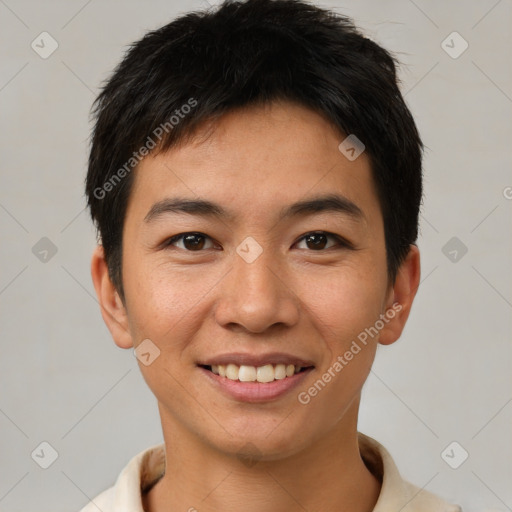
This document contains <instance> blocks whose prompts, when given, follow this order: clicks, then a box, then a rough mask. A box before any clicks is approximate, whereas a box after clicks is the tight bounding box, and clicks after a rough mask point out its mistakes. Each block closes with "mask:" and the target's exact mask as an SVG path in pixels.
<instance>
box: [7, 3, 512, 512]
mask: <svg viewBox="0 0 512 512" xmlns="http://www.w3.org/2000/svg"><path fill="white" fill-rule="evenodd" d="M318 4H319V5H322V6H328V7H331V8H335V9H336V10H337V11H338V12H341V13H344V14H347V15H349V16H353V17H354V18H355V21H356V23H357V24H358V25H359V26H360V27H361V28H362V29H363V30H364V31H365V32H366V34H367V35H368V36H369V37H371V38H372V39H374V40H376V41H377V42H379V43H381V44H383V45H384V46H385V47H387V48H388V49H390V50H392V51H393V52H395V53H396V55H397V56H398V57H399V58H400V59H401V61H402V62H403V66H402V68H401V70H400V77H401V80H402V88H403V92H404V94H405V98H406V101H407V102H408V104H409V106H410V108H411V110H412V112H413V114H414V115H415V117H416V120H417V123H418V126H419V129H420V132H421V134H422V137H423V139H424V142H425V144H426V146H427V151H426V154H425V192H426V196H425V202H424V207H423V215H422V220H421V236H420V239H419V246H420V249H421V252H422V273H423V275H422V279H423V280H422V284H421V287H420V290H419V293H418V295H417V298H416V302H415V305H414V307H413V311H412V314H411V317H410V320H409V323H408V325H407V327H406V330H405V332H404V334H403V336H402V338H401V340H399V341H398V342H397V343H396V344H394V345H392V346H390V347H381V348H379V352H378V354H377V361H376V363H375V366H374V369H373V372H372V374H371V375H370V377H369V380H368V382H367V384H366V386H365V388H364V392H363V401H362V406H361V417H360V425H359V428H360V430H361V431H363V432H365V433H367V434H369V435H371V436H373V437H375V438H376V439H378V440H379V441H380V442H381V443H383V444H384V445H385V446H386V447H387V448H388V450H389V451H390V452H391V454H392V455H393V456H394V458H395V460H396V462H397V464H398V466H399V468H400V470H401V472H402V474H403V475H404V476H405V477H406V478H407V479H408V480H410V481H412V482H414V483H415V484H417V485H419V486H420V487H425V488H426V489H428V490H431V491H433V492H436V493H439V494H441V495H443V496H445V497H446V498H447V499H449V500H452V501H453V502H456V503H459V504H461V505H462V506H463V507H464V510H465V512H471V511H477V510H479V511H483V510H486V511H491V510H492V511H497V510H502V511H503V510H511V507H512V487H511V486H510V482H511V478H512V442H511V437H512V436H511V435H510V432H511V428H510V427H511V419H512V404H511V401H512V386H511V375H512V364H511V360H512V358H511V343H510V341H511V331H512V326H511V308H512V286H511V265H510V256H511V253H512V251H511V245H512V237H511V236H510V234H511V233H512V229H511V228H512V226H511V224H512V223H511V219H512V217H511V215H510V213H511V209H512V200H511V198H512V176H511V173H510V169H511V160H512V152H511V149H510V146H511V141H512V128H511V111H512V64H511V63H512V60H511V56H510V48H512V41H511V21H512V2H511V1H510V0H501V1H496V0H485V1H484V0H482V1H472V2H468V1H465V2H463V1H451V2H445V1H431V2H427V1H424V0H423V1H421V0H415V1H412V0H393V1H384V2H383V1H378V0H366V1H359V2H355V1H352V2H349V1H341V0H330V1H324V2H321V3H320V2H318ZM207 6H208V4H207V2H206V0H191V1H181V0H174V1H171V0H168V1H157V0H153V1H150V2H142V1H135V0H130V1H125V2H120V1H114V0H112V1H101V2H100V1H99V0H90V1H85V0H73V1H66V2H64V1H63V0H61V1H57V0H51V1H45V2H37V1H35V0H34V1H23V0H0V52H1V53H0V54H1V56H2V57H1V62H0V109H1V117H0V123H1V159H0V169H1V188H0V227H1V244H0V253H1V257H0V258H1V259H0V322H1V357H0V393H1V394H0V432H1V436H0V510H2V511H4V512H6V511H7V512H14V511H22V510H23V511H38V512H49V511H52V512H60V511H72V510H79V509H80V508H81V507H82V506H84V505H85V504H86V503H87V502H88V500H89V498H93V497H94V496H96V495H97V494H98V493H99V492H100V491H102V490H104V489H106V488H107V487H109V486H111V485H112V484H113V483H114V481H115V479H116V478H117V475H118V474H119V472H120V471H121V469H122V468H123V467H124V466H125V464H126V463H127V462H128V461H129V459H131V458H132V457H133V456H134V455H135V454H137V453H138V452H140V451H142V450H144V449H145V448H147V447H149V446H150V445H152V444H155V443H159V442H161V441H162V436H161V428H160V421H159V416H158V411H157V408H156V400H155V399H154V397H153V395H152V394H151V392H150V391H149V389H148V388H147V386H146V384H145V382H144V381H143V379H142V377H141V374H140V371H139V369H138V366H137V364H136V363H137V361H136V359H135V358H134V356H133V353H132V351H129V350H121V349H119V348H117V347H116V346H115V344H114V343H113V341H112V340H111V337H110V334H109V332H108V330H107V328H106V327H105V325H104V324H103V321H102V319H101V316H100V312H99V307H98V304H97V302H96V298H95V293H94V289H93V286H92V282H91V278H90V273H89V262H90V256H91V253H92V250H93V248H94V245H95V233H94V230H93V226H92V224H91V222H90V220H89V218H88V212H87V211H86V210H85V209H84V208H85V199H84V195H83V179H84V176H85V170H86V158H87V148H88V136H89V132H90V125H89V117H88V113H89V108H90V106H91V103H92V101H93V99H94V97H95V95H96V93H97V92H98V86H99V85H100V83H101V81H102V80H104V79H105V78H106V77H107V76H108V74H109V72H110V70H111V69H112V68H113V67H114V66H115V65H116V64H117V62H118V61H119V59H120V58H121V56H122V54H123V52H124V50H125V45H127V44H128V43H130V42H132V41H134V40H136V39H138V38H140V37H141V36H142V35H143V34H144V33H145V32H146V31H147V30H148V29H152V28H156V27H158V26H160V25H162V24H164V23H166V22H168V21H170V20H171V19H172V18H174V17H175V16H176V15H177V14H179V13H182V12H184V11H187V10H192V9H198V8H204V7H207ZM43 31H47V32H48V33H49V34H51V36H52V37H53V38H54V39H55V40H56V41H57V43H58V48H57V50H56V51H55V52H54V53H53V54H52V55H51V56H49V57H48V58H47V59H43V58H41V57H40V56H39V54H38V53H36V52H35V51H34V50H33V49H32V48H31V43H32V41H33V40H36V42H37V41H38V39H37V37H38V36H39V34H40V33H41V32H43ZM454 31H456V32H458V33H459V34H460V36H461V37H462V38H463V39H464V40H465V41H467V43H468V44H469V47H468V48H467V50H466V51H464V52H463V53H462V54H461V55H458V56H457V58H454V55H455V54H458V53H459V52H460V50H461V49H463V41H462V39H460V38H458V36H451V37H450V38H448V39H447V41H446V42H445V43H444V44H442V42H443V41H444V40H445V39H446V38H447V36H449V35H450V34H451V33H452V32H454ZM39 40H40V39H39ZM48 41H49V40H46V43H45V48H46V49H48V48H49V42H48ZM450 47H451V48H450ZM507 48H508V50H507ZM446 50H448V51H449V52H451V53H452V56H450V55H449V53H447V51H446ZM43 237H47V238H48V239H49V240H51V242H52V243H53V244H54V245H55V247H56V249H57V252H56V253H55V254H54V255H52V252H51V251H50V252H49V253H48V254H47V255H46V256H45V254H44V253H42V252H41V251H42V250H43V249H44V248H45V247H47V245H48V242H47V241H43V242H39V241H40V239H41V238H43ZM453 237H456V240H452V241H451V242H449V241H450V240H451V239H452V238H453ZM38 242H39V245H36V244H38ZM447 243H448V246H446V244H447ZM41 244H42V245H41ZM45 244H46V245H45ZM34 246H36V249H34V250H33V247H34ZM464 247H466V248H467V253H466V254H463V249H464ZM453 251H456V252H453ZM44 257H46V261H44ZM41 258H43V261H41ZM43 441H46V442H48V443H50V445H51V446H52V447H53V448H54V449H55V450H56V451H57V452H58V458H57V459H56V460H55V462H54V463H53V464H52V465H51V466H50V467H49V468H48V469H42V468H41V467H40V465H39V464H41V463H42V464H44V462H45V461H44V459H45V457H46V462H48V461H49V459H48V457H50V454H51V450H49V449H48V448H46V449H45V448H44V446H43V452H41V447H40V443H41V442H43ZM453 441H456V442H457V443H458V445H456V446H455V447H454V448H453V446H452V447H451V448H449V449H448V450H447V451H446V452H445V448H446V447H448V446H449V445H450V443H452V442H453ZM452 448H453V451H452ZM34 450H36V453H39V454H40V457H39V458H38V457H37V456H35V455H34V458H32V457H31V454H32V453H33V452H34ZM462 450H465V451H467V452H468V453H469V457H468V458H467V460H465V461H464V462H463V463H462V464H461V465H460V466H459V467H458V468H457V469H453V468H452V467H450V466H449V465H448V464H447V462H446V460H449V462H451V464H452V465H457V464H460V462H461V460H462V456H463V454H464V452H463V451H462ZM41 453H44V456H42V455H41ZM443 453H445V455H444V458H443V456H442V454H443ZM447 454H448V457H447Z"/></svg>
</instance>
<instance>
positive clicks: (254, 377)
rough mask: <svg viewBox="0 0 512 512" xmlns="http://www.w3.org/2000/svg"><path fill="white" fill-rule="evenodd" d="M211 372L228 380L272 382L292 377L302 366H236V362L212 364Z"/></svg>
mask: <svg viewBox="0 0 512 512" xmlns="http://www.w3.org/2000/svg"><path fill="white" fill-rule="evenodd" d="M211 369H212V372H213V373H215V375H219V376H221V377H226V378H227V379H230V380H238V381H240V382H261V383H265V382H273V381H274V380H281V379H284V378H286V377H292V376H293V375H295V374H296V373H299V372H300V370H301V369H302V366H295V365H293V364H289V365H285V364H276V365H272V364H266V365H264V366H258V367H255V366H246V365H242V366H237V365H236V364H232V363H230V364H228V365H223V364H219V365H212V367H211Z"/></svg>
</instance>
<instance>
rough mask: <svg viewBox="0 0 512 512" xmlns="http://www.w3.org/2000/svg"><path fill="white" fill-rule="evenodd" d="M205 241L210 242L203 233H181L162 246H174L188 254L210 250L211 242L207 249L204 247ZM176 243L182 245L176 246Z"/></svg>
mask: <svg viewBox="0 0 512 512" xmlns="http://www.w3.org/2000/svg"><path fill="white" fill-rule="evenodd" d="M206 240H209V241H210V242H211V238H210V237H209V236H207V235H205V234H203V233H181V234H179V235H176V236H173V237H171V238H169V239H168V240H166V241H165V243H164V245H165V247H167V246H170V245H175V246H176V247H178V248H179V249H183V250H185V251H189V252H193V251H201V249H212V248H213V243H212V242H211V244H210V246H209V247H205V246H206V245H207V243H206V242H205V241H206ZM176 242H179V243H182V245H181V246H178V245H177V244H176Z"/></svg>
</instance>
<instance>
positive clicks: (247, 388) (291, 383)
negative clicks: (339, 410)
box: [199, 366, 313, 403]
mask: <svg viewBox="0 0 512 512" xmlns="http://www.w3.org/2000/svg"><path fill="white" fill-rule="evenodd" d="M199 370H201V372H202V373H203V374H204V375H205V376H206V377H207V378H209V379H210V381H211V382H212V384H213V385H215V386H218V388H219V389H220V390H221V391H222V392H223V393H225V394H226V395H228V396H229V397H230V398H235V399H236V400H240V401H243V402H251V403H256V402H268V401H269V400H275V399H277V398H280V397H281V396H283V395H285V394H286V393H288V392H290V391H291V390H292V389H293V388H295V387H297V386H298V385H299V384H300V383H301V382H302V381H303V380H304V379H305V378H306V376H307V375H309V373H310V372H311V371H312V370H313V368H309V369H307V370H305V371H303V372H299V373H295V374H294V375H292V376H291V377H285V378H284V379H279V380H274V381H272V382H266V383H262V382H240V381H238V380H231V379H228V378H227V377H221V376H220V375H217V374H215V373H213V372H211V371H210V370H207V369H206V368H203V367H201V366H200V367H199Z"/></svg>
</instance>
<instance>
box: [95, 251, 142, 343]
mask: <svg viewBox="0 0 512 512" xmlns="http://www.w3.org/2000/svg"><path fill="white" fill-rule="evenodd" d="M91 276H92V281H93V283H94V288H95V290H96V295H97V297H98V302H99V304H100V307H101V315H102V317H103V321H104V322H105V324H106V326H107V327H108V330H109V331H110V334H111V335H112V338H113V339H114V341H115V343H116V345H117V346H118V347H121V348H131V347H133V340H132V337H131V335H130V330H129V323H128V316H127V314H126V308H125V306H124V305H123V303H122V301H121V298H120V297H119V294H118V292H117V290H116V288H115V286H114V285H113V283H112V281H111V279H110V276H109V273H108V267H107V262H106V261H105V253H104V250H103V246H102V245H98V246H97V247H96V248H95V250H94V252H93V255H92V259H91Z"/></svg>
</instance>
